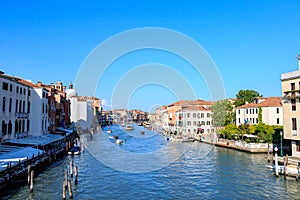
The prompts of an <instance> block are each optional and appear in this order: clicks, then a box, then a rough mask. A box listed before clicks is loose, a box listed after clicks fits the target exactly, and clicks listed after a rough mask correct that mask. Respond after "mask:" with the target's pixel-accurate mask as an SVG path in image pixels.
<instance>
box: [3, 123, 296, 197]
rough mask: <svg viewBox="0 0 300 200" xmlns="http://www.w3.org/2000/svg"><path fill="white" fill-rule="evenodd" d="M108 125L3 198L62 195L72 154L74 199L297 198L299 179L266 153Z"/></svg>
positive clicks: (83, 137)
mask: <svg viewBox="0 0 300 200" xmlns="http://www.w3.org/2000/svg"><path fill="white" fill-rule="evenodd" d="M110 129H112V133H107V131H106V130H102V131H101V133H95V134H93V135H90V134H86V135H82V136H81V141H82V142H83V143H85V145H86V146H85V148H84V150H83V151H82V153H81V154H80V155H78V156H66V157H65V158H63V159H61V160H59V161H56V162H55V163H53V164H51V166H50V167H48V168H47V169H46V170H45V171H44V172H43V173H41V174H39V175H38V176H37V177H36V178H35V186H34V192H33V193H30V192H29V189H28V187H27V186H24V187H21V188H18V189H15V190H13V191H10V192H8V193H7V194H2V195H1V196H0V197H1V199H61V198H62V181H63V174H64V170H65V169H67V168H68V167H69V164H70V161H71V160H73V162H74V165H77V166H78V170H79V176H78V184H77V185H75V184H74V178H73V181H72V185H73V199H299V193H300V192H299V191H300V190H299V189H300V183H299V182H296V181H294V180H288V181H285V180H283V178H282V177H280V178H276V177H275V176H274V175H273V173H272V172H271V171H269V170H268V169H267V167H266V165H267V164H268V163H267V158H266V155H254V154H249V153H244V152H239V151H234V150H231V149H224V148H220V147H215V146H213V145H209V144H204V143H199V142H191V143H190V142H189V143H176V142H171V141H168V140H167V139H166V138H164V137H163V136H162V135H160V134H157V133H156V132H155V131H151V130H146V129H144V128H143V127H138V126H136V125H134V130H133V131H126V130H125V128H124V127H121V126H116V125H114V126H112V127H110ZM142 131H143V132H142ZM113 136H118V138H119V139H121V140H122V141H123V144H122V145H117V144H116V143H115V139H114V138H113ZM128 163H129V164H128ZM68 198H69V197H68V194H67V199H68Z"/></svg>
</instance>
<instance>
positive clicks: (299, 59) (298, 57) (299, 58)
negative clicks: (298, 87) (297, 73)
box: [297, 54, 300, 70]
mask: <svg viewBox="0 0 300 200" xmlns="http://www.w3.org/2000/svg"><path fill="white" fill-rule="evenodd" d="M297 60H298V70H300V54H299V55H298V56H297Z"/></svg>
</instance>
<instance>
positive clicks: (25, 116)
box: [16, 112, 28, 118]
mask: <svg viewBox="0 0 300 200" xmlns="http://www.w3.org/2000/svg"><path fill="white" fill-rule="evenodd" d="M16 117H17V118H28V113H22V112H16Z"/></svg>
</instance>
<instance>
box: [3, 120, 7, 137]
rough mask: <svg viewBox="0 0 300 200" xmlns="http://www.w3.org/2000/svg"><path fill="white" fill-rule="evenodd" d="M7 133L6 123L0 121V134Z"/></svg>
mask: <svg viewBox="0 0 300 200" xmlns="http://www.w3.org/2000/svg"><path fill="white" fill-rule="evenodd" d="M6 133H7V124H6V123H5V121H4V120H3V121H2V135H6Z"/></svg>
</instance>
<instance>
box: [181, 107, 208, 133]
mask: <svg viewBox="0 0 300 200" xmlns="http://www.w3.org/2000/svg"><path fill="white" fill-rule="evenodd" d="M176 129H177V132H178V134H179V135H186V136H195V135H196V134H200V133H201V134H202V133H206V134H209V133H213V132H214V127H213V122H212V117H211V108H210V106H209V105H188V106H184V107H182V108H181V109H180V110H179V111H177V112H176Z"/></svg>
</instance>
